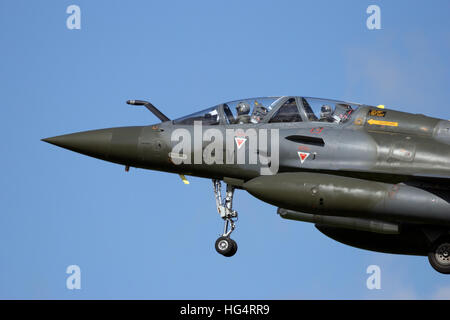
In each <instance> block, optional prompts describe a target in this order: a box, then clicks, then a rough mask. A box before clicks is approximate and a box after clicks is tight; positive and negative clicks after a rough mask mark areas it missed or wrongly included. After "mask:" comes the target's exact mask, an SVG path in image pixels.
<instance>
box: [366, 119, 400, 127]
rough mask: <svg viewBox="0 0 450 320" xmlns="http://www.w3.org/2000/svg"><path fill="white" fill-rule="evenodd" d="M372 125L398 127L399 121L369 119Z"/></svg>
mask: <svg viewBox="0 0 450 320" xmlns="http://www.w3.org/2000/svg"><path fill="white" fill-rule="evenodd" d="M367 123H368V124H370V125H374V124H375V125H378V126H388V127H398V122H391V121H382V120H375V119H370V120H368V121H367Z"/></svg>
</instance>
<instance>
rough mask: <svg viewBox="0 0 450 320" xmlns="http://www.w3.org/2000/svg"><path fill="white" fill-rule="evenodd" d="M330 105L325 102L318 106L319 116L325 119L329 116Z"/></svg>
mask: <svg viewBox="0 0 450 320" xmlns="http://www.w3.org/2000/svg"><path fill="white" fill-rule="evenodd" d="M331 111H332V110H331V107H330V106H329V105H327V104H324V105H323V106H322V108H320V118H321V119H325V118H328V117H330V116H331Z"/></svg>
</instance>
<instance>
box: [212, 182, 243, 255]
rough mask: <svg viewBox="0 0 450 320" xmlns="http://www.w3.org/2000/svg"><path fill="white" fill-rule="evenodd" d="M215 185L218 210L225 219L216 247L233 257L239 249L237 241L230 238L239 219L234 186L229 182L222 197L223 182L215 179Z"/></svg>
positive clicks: (223, 253)
mask: <svg viewBox="0 0 450 320" xmlns="http://www.w3.org/2000/svg"><path fill="white" fill-rule="evenodd" d="M213 187H214V196H215V198H216V207H217V211H218V213H219V215H220V217H221V218H222V219H223V220H224V227H223V233H222V235H221V236H220V237H219V238H218V239H217V240H216V244H215V248H216V251H217V252H218V253H220V254H221V255H223V256H225V257H231V256H234V254H235V253H236V251H237V249H238V246H237V243H236V241H234V240H233V239H231V238H230V235H231V233H232V232H233V231H234V229H235V228H236V221H237V220H238V213H237V212H236V211H235V210H233V196H234V187H233V186H231V185H229V184H227V189H226V194H225V198H222V183H221V182H220V180H213Z"/></svg>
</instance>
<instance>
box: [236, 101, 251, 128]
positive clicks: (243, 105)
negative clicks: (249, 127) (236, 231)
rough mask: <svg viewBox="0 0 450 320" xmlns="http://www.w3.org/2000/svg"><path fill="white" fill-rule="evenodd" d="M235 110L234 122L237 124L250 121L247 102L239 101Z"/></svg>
mask: <svg viewBox="0 0 450 320" xmlns="http://www.w3.org/2000/svg"><path fill="white" fill-rule="evenodd" d="M236 111H237V117H236V123H237V124H243V123H250V116H249V112H250V105H249V104H248V103H247V102H243V101H242V102H239V103H238V105H237V106H236Z"/></svg>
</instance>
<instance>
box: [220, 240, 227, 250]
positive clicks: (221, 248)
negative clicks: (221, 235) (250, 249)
mask: <svg viewBox="0 0 450 320" xmlns="http://www.w3.org/2000/svg"><path fill="white" fill-rule="evenodd" d="M219 249H220V250H223V251H225V250H227V249H228V241H226V240H222V241H220V242H219Z"/></svg>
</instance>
